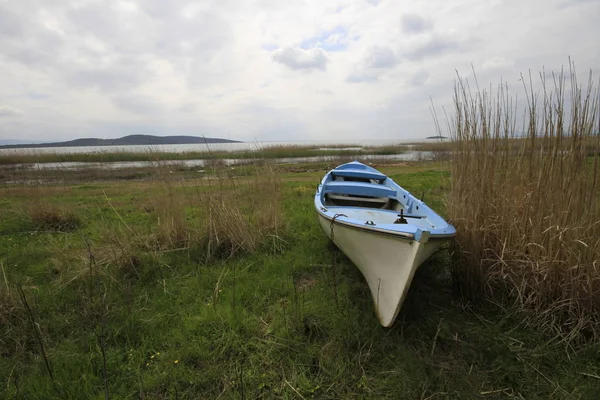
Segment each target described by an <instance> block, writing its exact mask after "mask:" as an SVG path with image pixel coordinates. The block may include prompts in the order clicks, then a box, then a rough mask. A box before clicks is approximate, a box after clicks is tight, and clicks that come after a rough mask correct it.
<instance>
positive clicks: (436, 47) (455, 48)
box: [402, 34, 473, 61]
mask: <svg viewBox="0 0 600 400" xmlns="http://www.w3.org/2000/svg"><path fill="white" fill-rule="evenodd" d="M472 44H473V42H472V41H470V40H459V39H457V38H454V37H452V36H451V35H441V34H431V35H427V36H424V39H423V40H418V41H415V42H413V43H412V44H411V45H410V46H409V48H408V49H406V50H405V51H403V52H402V56H403V57H405V58H407V59H408V60H411V61H421V60H423V59H425V58H430V57H436V56H441V55H444V54H447V53H451V52H460V51H465V50H467V49H469V48H470V47H471V45H472Z"/></svg>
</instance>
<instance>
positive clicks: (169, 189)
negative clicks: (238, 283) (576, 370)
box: [151, 163, 283, 259]
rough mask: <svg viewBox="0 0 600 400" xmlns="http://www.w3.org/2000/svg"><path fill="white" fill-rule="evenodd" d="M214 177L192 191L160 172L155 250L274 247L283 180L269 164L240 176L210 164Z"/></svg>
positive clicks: (208, 253) (214, 252) (230, 251)
mask: <svg viewBox="0 0 600 400" xmlns="http://www.w3.org/2000/svg"><path fill="white" fill-rule="evenodd" d="M211 165H212V169H213V173H214V174H213V175H212V176H211V177H210V178H209V179H206V180H203V181H200V182H202V183H201V185H200V186H198V187H196V191H195V192H191V191H190V190H189V189H190V188H189V187H186V185H185V184H184V182H183V181H177V180H176V178H174V177H173V176H172V175H170V174H163V175H162V178H161V185H162V186H163V190H162V193H163V194H162V195H161V196H158V197H157V198H156V199H155V201H154V203H153V205H152V208H151V210H152V212H153V213H154V215H155V216H156V237H155V239H156V242H157V245H158V247H159V248H161V249H165V248H171V249H172V248H189V247H193V248H196V249H199V250H201V251H202V253H204V254H205V257H206V259H209V258H212V257H230V256H233V255H235V254H237V253H240V252H243V253H252V252H254V251H256V250H258V249H259V248H260V247H261V246H263V245H265V244H266V243H269V244H272V245H273V246H274V247H275V248H278V246H279V244H280V240H281V239H280V231H281V229H282V226H283V218H282V216H281V209H280V203H281V202H280V197H281V181H280V179H279V177H278V176H277V173H276V172H275V170H274V169H273V167H272V166H271V165H270V164H269V163H262V164H260V165H256V166H253V167H252V170H251V171H250V172H249V176H245V177H244V178H243V180H242V179H240V178H238V177H233V176H230V175H229V174H228V172H229V170H228V169H227V168H225V165H221V164H218V163H215V164H211Z"/></svg>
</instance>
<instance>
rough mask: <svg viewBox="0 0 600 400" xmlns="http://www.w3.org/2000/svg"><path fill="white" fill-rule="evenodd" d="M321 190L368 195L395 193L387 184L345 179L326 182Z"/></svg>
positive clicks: (381, 195)
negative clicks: (347, 180)
mask: <svg viewBox="0 0 600 400" xmlns="http://www.w3.org/2000/svg"><path fill="white" fill-rule="evenodd" d="M323 192H324V193H335V194H348V195H352V196H369V197H394V196H395V195H396V191H395V190H393V189H391V188H389V187H387V186H383V185H378V184H375V183H364V182H346V181H333V182H327V183H326V184H325V186H324V187H323Z"/></svg>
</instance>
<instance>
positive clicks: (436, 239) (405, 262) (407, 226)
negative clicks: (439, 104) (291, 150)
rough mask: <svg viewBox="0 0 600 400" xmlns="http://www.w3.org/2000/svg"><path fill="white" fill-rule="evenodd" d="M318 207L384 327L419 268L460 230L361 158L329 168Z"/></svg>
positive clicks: (317, 196)
mask: <svg viewBox="0 0 600 400" xmlns="http://www.w3.org/2000/svg"><path fill="white" fill-rule="evenodd" d="M315 209H316V211H317V214H318V218H319V223H320V224H321V227H322V228H323V230H324V231H325V234H326V235H327V236H328V237H329V238H330V239H331V240H332V241H333V243H335V245H336V246H337V247H338V248H339V249H340V250H341V251H342V252H343V253H344V254H346V256H347V257H348V258H349V259H350V260H351V261H352V262H353V263H354V264H355V265H356V266H357V267H358V269H359V270H360V271H361V273H362V275H363V276H364V278H365V280H366V281H367V284H368V285H369V289H370V291H371V295H372V296H373V302H374V308H375V312H376V314H377V317H378V319H379V322H380V323H381V325H383V326H384V327H390V326H391V325H392V324H393V323H394V321H395V319H396V317H397V315H398V312H399V311H400V308H401V306H402V302H403V301H404V299H405V297H406V294H407V292H408V289H409V287H410V284H411V281H412V279H413V276H414V274H415V271H416V269H417V268H418V267H419V266H420V265H421V264H423V262H424V261H425V260H427V259H428V258H429V257H430V256H431V255H432V254H433V253H435V252H436V251H437V250H439V249H440V248H441V247H442V246H443V244H444V243H445V242H446V241H448V240H449V239H451V238H452V237H454V236H455V235H456V229H455V228H454V227H453V226H452V225H451V224H449V223H448V222H446V221H445V220H444V219H443V218H442V217H441V216H439V215H438V214H436V213H435V211H433V210H432V209H431V208H429V207H428V206H427V205H426V204H425V203H424V202H423V201H422V200H420V199H418V198H417V197H415V196H413V195H412V194H411V193H409V192H408V191H407V190H405V189H403V188H402V187H401V186H400V185H398V184H397V183H396V182H394V181H393V180H392V179H391V178H389V177H388V176H386V175H385V174H383V173H381V172H379V171H378V170H376V169H374V168H372V167H369V166H368V165H365V164H363V163H360V162H358V161H353V162H350V163H346V164H342V165H340V166H338V167H336V168H335V169H333V170H331V171H329V172H328V173H327V174H325V176H324V177H323V180H322V181H321V183H320V184H319V185H318V187H317V192H316V194H315Z"/></svg>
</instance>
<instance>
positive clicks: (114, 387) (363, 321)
mask: <svg viewBox="0 0 600 400" xmlns="http://www.w3.org/2000/svg"><path fill="white" fill-rule="evenodd" d="M324 167H326V166H325V165H317V166H294V167H287V168H290V169H289V170H269V168H271V167H270V166H268V165H267V166H263V167H261V168H267V169H266V170H265V169H260V170H256V169H255V170H252V171H248V174H247V175H244V176H238V175H235V176H233V175H231V173H226V172H227V170H221V171H214V173H213V175H211V177H210V178H211V179H195V180H191V179H190V178H189V177H188V176H187V175H186V174H185V172H179V171H173V172H174V173H173V174H171V173H170V172H168V171H157V172H156V174H155V175H153V178H152V179H151V180H147V181H112V182H108V181H106V182H81V183H78V184H72V185H60V186H45V187H43V188H41V189H39V191H38V192H37V201H39V202H41V203H43V204H47V205H49V206H53V207H57V208H58V209H63V210H69V211H70V212H71V213H72V214H73V215H74V216H76V217H77V218H78V219H79V220H80V221H81V223H80V224H79V225H78V226H77V228H76V229H74V230H69V231H57V230H40V229H37V228H36V227H35V225H34V224H33V223H32V220H31V218H30V217H29V215H28V214H27V212H26V211H24V210H27V209H28V208H27V205H28V203H29V202H30V201H31V196H30V191H29V189H27V188H23V187H21V186H10V187H3V188H0V266H1V268H0V269H1V271H0V273H1V276H0V352H1V353H0V377H2V378H1V379H2V382H1V383H0V397H1V398H45V399H52V398H57V399H58V398H60V399H62V398H98V397H110V398H219V397H220V398H248V399H250V398H305V399H308V398H325V399H326V398H331V399H333V398H335V399H337V398H378V399H379V398H422V399H425V398H430V399H431V398H489V399H494V398H506V397H515V398H532V399H535V398H539V399H548V398H557V399H586V398H589V399H594V398H597V396H598V394H599V390H598V387H599V385H598V383H599V380H598V379H599V377H600V367H599V365H600V362H599V359H598V354H600V353H599V350H600V348H598V346H597V345H588V346H587V347H581V348H579V349H578V351H577V352H569V353H567V352H565V349H564V347H563V345H561V344H559V343H555V342H550V343H548V340H549V337H547V336H544V335H540V333H539V332H538V331H536V330H532V329H530V328H528V327H527V326H525V325H523V323H522V321H521V320H520V319H519V317H518V316H515V315H510V314H504V313H499V312H497V310H496V309H494V308H489V307H484V306H478V305H477V306H476V305H471V304H469V303H465V302H463V301H462V300H461V299H460V297H459V296H457V295H456V294H455V293H454V292H453V290H452V281H451V277H450V275H449V273H448V266H449V255H448V253H447V252H441V253H438V254H437V255H436V256H434V257H433V258H432V259H431V260H430V261H429V262H427V263H426V264H425V265H424V266H423V267H422V268H421V269H420V270H419V271H418V273H417V275H416V277H415V279H414V281H413V284H412V286H411V289H410V292H409V294H408V297H407V299H406V302H405V304H404V306H403V308H402V311H401V314H400V316H399V318H398V321H397V323H396V324H395V325H394V326H393V327H392V328H390V329H384V328H382V327H381V326H380V325H379V324H378V322H377V318H376V316H375V315H374V313H373V308H372V301H371V297H370V294H369V291H368V288H367V286H366V285H365V283H364V281H363V279H362V277H361V275H360V273H359V271H358V270H357V269H356V267H354V266H353V265H352V264H351V263H350V262H349V261H348V260H347V259H346V258H345V257H344V256H343V254H342V253H340V252H339V251H338V250H337V249H336V248H335V247H334V246H332V245H331V244H330V243H329V241H328V240H327V239H326V237H325V235H324V234H323V232H321V231H320V227H319V226H318V223H317V221H316V218H315V215H314V211H313V204H312V196H313V192H314V188H315V185H316V184H317V183H318V181H319V179H320V178H321V177H322V174H323V171H322V168H324ZM379 168H380V169H381V170H382V171H383V172H385V173H387V174H389V175H390V176H392V177H393V178H394V179H396V181H397V182H399V183H400V184H401V185H403V186H404V187H406V188H407V189H409V190H410V191H412V192H413V193H416V194H419V196H420V194H421V193H423V192H425V200H426V201H427V202H428V204H430V205H431V206H432V207H433V208H434V209H436V210H438V211H440V212H442V213H443V212H444V211H445V210H444V207H445V206H444V204H445V196H446V193H447V192H448V190H449V185H450V172H449V170H448V167H447V165H446V164H442V163H419V164H408V165H406V164H404V165H396V166H395V165H382V166H380V167H379ZM257 172H260V174H258V173H257ZM217 178H218V179H217ZM226 201H229V204H231V206H232V209H233V211H231V212H228V211H226V210H225V209H224V208H223V204H224V203H223V202H226ZM261 204H262V205H261ZM265 204H266V205H265ZM236 210H237V211H236ZM223 219H227V220H226V221H223ZM211 221H212V222H211ZM209 244H210V246H209ZM219 246H222V247H220V249H219V250H218V251H217V250H216V249H217V248H219ZM334 260H335V263H336V265H337V274H336V277H335V279H336V284H335V287H336V288H337V299H338V302H337V304H336V301H335V299H334V292H333V289H332V287H333V286H334V285H333V282H332V280H333V279H334V276H333V275H332V270H331V265H332V263H333V262H334ZM20 290H22V292H23V295H24V296H20ZM28 308H29V311H28ZM42 347H43V349H44V350H43V352H42ZM43 354H45V355H46V357H47V361H48V362H47V364H46V362H45V361H44V356H43ZM567 357H569V358H567Z"/></svg>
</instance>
